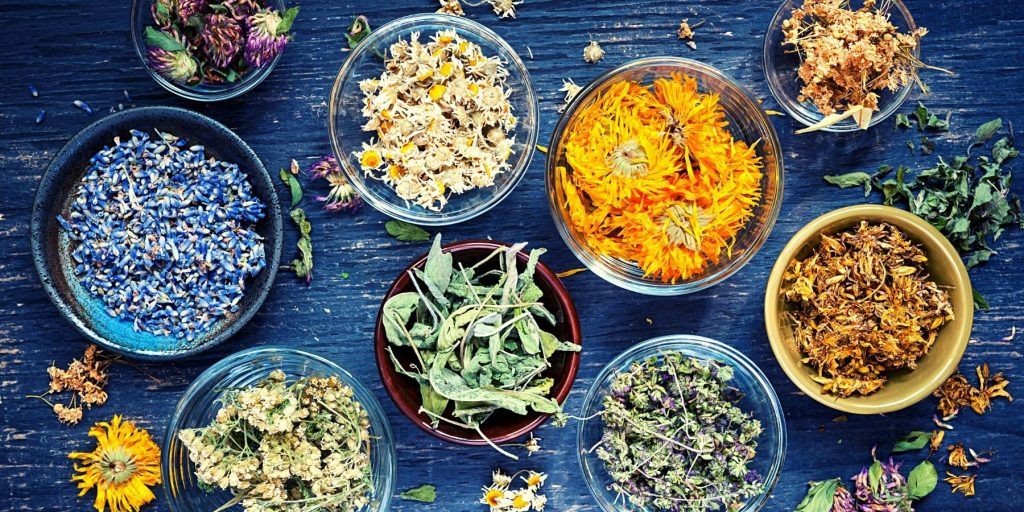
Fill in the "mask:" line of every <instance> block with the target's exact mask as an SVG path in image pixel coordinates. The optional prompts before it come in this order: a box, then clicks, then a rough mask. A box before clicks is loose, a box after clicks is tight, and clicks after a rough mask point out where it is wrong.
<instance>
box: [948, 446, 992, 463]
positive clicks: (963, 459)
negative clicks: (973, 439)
mask: <svg viewBox="0 0 1024 512" xmlns="http://www.w3.org/2000/svg"><path fill="white" fill-rule="evenodd" d="M946 451H948V452H949V455H948V458H947V463H948V464H949V465H950V466H951V467H955V468H960V469H970V468H977V467H979V466H981V465H982V464H985V463H987V462H990V461H991V460H992V459H991V458H989V457H987V456H982V454H979V453H978V452H976V451H974V450H973V449H967V448H964V444H963V443H956V444H951V445H949V446H947V447H946ZM985 455H987V454H985Z"/></svg>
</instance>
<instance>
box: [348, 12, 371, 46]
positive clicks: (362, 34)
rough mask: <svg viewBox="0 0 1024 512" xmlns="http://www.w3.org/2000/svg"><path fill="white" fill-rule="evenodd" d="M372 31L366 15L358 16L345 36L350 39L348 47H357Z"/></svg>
mask: <svg viewBox="0 0 1024 512" xmlns="http://www.w3.org/2000/svg"><path fill="white" fill-rule="evenodd" d="M370 31H371V30H370V21H369V20H367V19H366V16H361V15H360V16H356V17H355V18H354V19H353V20H352V24H351V25H349V27H348V33H347V34H345V38H346V39H348V47H349V48H352V49H355V47H356V46H359V43H360V42H362V41H363V39H366V36H368V35H370Z"/></svg>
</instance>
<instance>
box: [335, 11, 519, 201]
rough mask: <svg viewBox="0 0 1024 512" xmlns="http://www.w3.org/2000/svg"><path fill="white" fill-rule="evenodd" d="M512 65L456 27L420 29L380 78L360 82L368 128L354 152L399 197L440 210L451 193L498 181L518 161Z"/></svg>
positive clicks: (394, 50)
mask: <svg viewBox="0 0 1024 512" xmlns="http://www.w3.org/2000/svg"><path fill="white" fill-rule="evenodd" d="M507 80H508V70H507V69H505V67H504V66H503V65H502V63H501V61H500V60H499V59H498V58H497V57H488V56H486V55H484V54H483V50H482V49H481V48H480V46H479V45H477V44H475V43H472V42H469V41H466V40H464V39H462V37H460V36H459V35H458V34H457V33H456V32H455V31H454V30H445V31H440V32H437V33H436V34H435V35H434V36H433V37H431V38H430V41H429V42H427V43H421V42H420V41H419V34H418V33H413V34H412V35H411V36H410V38H409V40H408V41H399V42H397V43H395V44H393V45H391V48H390V56H389V57H388V58H387V59H386V60H385V62H384V72H383V73H382V74H381V76H380V77H379V78H375V79H367V80H363V81H362V82H360V83H359V86H360V89H361V90H362V92H363V95H364V96H365V102H364V104H363V112H362V113H363V116H364V117H365V118H367V119H368V121H367V122H366V124H364V125H363V130H364V131H370V132H375V133H376V138H375V139H374V140H371V141H370V142H369V143H364V144H363V147H362V150H361V151H356V152H354V155H355V157H356V158H357V159H358V160H359V164H360V166H361V167H362V169H363V171H364V172H365V173H366V174H367V175H368V176H370V177H372V178H374V179H378V180H382V181H384V182H385V183H387V184H388V185H390V186H391V187H393V188H394V189H395V192H396V193H397V194H398V196H399V197H400V198H402V199H404V200H406V201H408V202H411V203H414V204H417V205H419V206H422V207H424V208H427V209H429V210H434V211H440V210H441V209H443V208H444V206H445V204H447V202H448V197H449V195H450V194H461V193H463V192H467V191H469V190H472V189H475V188H483V187H490V186H492V185H494V178H495V176H497V175H498V174H501V173H503V172H505V171H507V170H508V169H509V167H510V165H509V163H508V159H509V157H510V156H511V155H512V150H513V146H514V145H515V137H513V136H511V133H512V131H513V130H514V129H515V127H516V123H517V120H516V117H515V116H514V115H513V114H512V106H511V104H510V102H509V100H508V96H509V94H510V89H509V87H508V84H507V83H506V82H507Z"/></svg>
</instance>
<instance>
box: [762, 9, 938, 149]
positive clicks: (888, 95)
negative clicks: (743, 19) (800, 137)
mask: <svg viewBox="0 0 1024 512" xmlns="http://www.w3.org/2000/svg"><path fill="white" fill-rule="evenodd" d="M803 3H804V0H785V1H784V2H782V5H780V6H779V9H778V10H777V11H775V16H773V17H772V21H771V22H770V23H769V24H768V31H767V32H765V35H764V50H763V57H762V59H763V65H764V74H765V78H766V79H767V81H768V89H769V90H771V92H772V96H773V97H775V101H777V102H779V106H781V107H782V110H784V111H786V113H787V114H789V115H790V116H791V117H793V119H796V120H797V121H798V122H799V123H801V124H803V125H805V126H813V125H815V124H817V123H818V122H820V121H821V120H822V119H824V118H825V115H824V114H822V113H821V111H820V110H818V107H816V106H815V105H814V103H812V102H810V101H800V100H799V99H798V98H799V96H800V89H801V88H802V87H803V85H804V84H803V81H802V80H801V79H800V77H799V76H798V75H797V70H798V69H799V68H800V55H799V54H798V53H797V52H796V51H794V48H793V47H792V46H783V45H782V42H783V40H785V35H784V34H783V32H782V28H783V27H782V24H783V23H784V22H785V21H786V20H788V19H789V18H790V17H792V15H793V10H794V9H796V8H798V7H799V6H801V5H803ZM879 4H880V5H881V6H882V8H885V9H888V13H889V21H890V22H891V23H892V24H893V26H895V27H896V29H897V30H899V32H901V33H910V32H913V31H914V30H916V29H917V25H915V24H914V18H913V17H912V16H911V15H910V11H909V10H908V9H907V6H906V5H904V4H903V2H902V1H900V0H885V1H883V2H879ZM863 5H864V0H853V1H851V2H850V3H849V8H850V9H852V10H856V9H860V8H861V7H862V6H863ZM913 57H914V59H920V58H921V47H920V46H918V47H916V48H914V51H913ZM914 87H917V85H916V84H915V83H914V82H911V83H908V84H907V85H905V86H903V87H901V88H900V89H899V90H897V91H889V90H888V89H883V90H880V91H878V95H879V98H878V112H875V113H874V115H872V116H871V122H870V123H869V125H868V127H869V128H870V127H871V126H875V125H877V124H878V123H881V122H882V121H884V120H886V119H888V118H889V117H891V116H892V115H893V114H895V113H896V111H897V110H899V109H900V107H901V106H903V102H905V101H906V100H907V97H908V96H910V92H911V91H912V90H913V88H914ZM860 129H861V128H860V126H859V125H858V124H857V121H856V120H854V119H853V118H847V119H845V120H843V121H840V122H838V123H835V124H832V125H829V126H826V127H824V128H822V129H821V130H822V131H825V132H836V133H843V132H854V131H858V130H860Z"/></svg>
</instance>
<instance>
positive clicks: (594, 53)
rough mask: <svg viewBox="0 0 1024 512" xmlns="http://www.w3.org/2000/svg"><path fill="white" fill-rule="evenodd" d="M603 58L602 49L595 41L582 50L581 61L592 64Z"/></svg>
mask: <svg viewBox="0 0 1024 512" xmlns="http://www.w3.org/2000/svg"><path fill="white" fill-rule="evenodd" d="M603 58H604V48H601V45H600V44H598V43H597V41H591V42H590V44H588V45H587V47H586V48H584V49H583V60H584V61H586V62H589V63H591V64H594V63H596V62H598V61H600V60H601V59H603Z"/></svg>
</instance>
